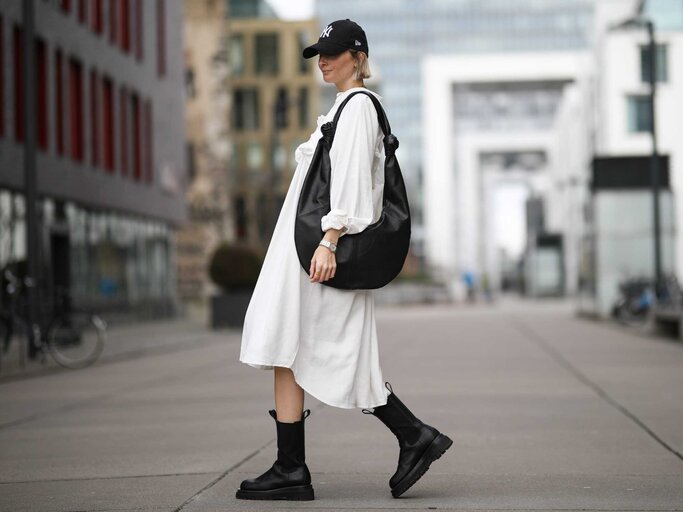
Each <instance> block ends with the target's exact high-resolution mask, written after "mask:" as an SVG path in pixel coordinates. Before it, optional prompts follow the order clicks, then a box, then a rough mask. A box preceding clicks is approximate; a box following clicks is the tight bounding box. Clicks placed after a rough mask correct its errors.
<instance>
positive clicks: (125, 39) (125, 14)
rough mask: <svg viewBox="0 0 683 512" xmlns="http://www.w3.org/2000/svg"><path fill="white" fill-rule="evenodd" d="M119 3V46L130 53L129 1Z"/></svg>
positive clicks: (120, 0)
mask: <svg viewBox="0 0 683 512" xmlns="http://www.w3.org/2000/svg"><path fill="white" fill-rule="evenodd" d="M118 2H119V46H121V49H122V50H123V51H124V52H126V53H128V52H129V51H130V0H118Z"/></svg>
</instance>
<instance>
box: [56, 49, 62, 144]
mask: <svg viewBox="0 0 683 512" xmlns="http://www.w3.org/2000/svg"><path fill="white" fill-rule="evenodd" d="M63 66H64V64H63V57H62V50H60V49H59V48H57V49H56V50H55V133H56V136H57V154H58V155H60V156H61V155H63V154H64V77H63Z"/></svg>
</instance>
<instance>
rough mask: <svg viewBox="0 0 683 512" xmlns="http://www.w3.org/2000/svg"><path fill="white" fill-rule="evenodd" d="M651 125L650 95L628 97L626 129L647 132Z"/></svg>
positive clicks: (633, 131) (634, 131)
mask: <svg viewBox="0 0 683 512" xmlns="http://www.w3.org/2000/svg"><path fill="white" fill-rule="evenodd" d="M651 126H652V117H651V116H650V97H649V96H641V95H634V96H629V97H628V131H629V132H631V133H639V132H649V131H650V128H651Z"/></svg>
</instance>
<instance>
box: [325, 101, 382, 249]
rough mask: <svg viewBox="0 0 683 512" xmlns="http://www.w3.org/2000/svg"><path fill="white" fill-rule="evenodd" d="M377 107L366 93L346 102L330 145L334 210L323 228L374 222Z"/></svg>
mask: <svg viewBox="0 0 683 512" xmlns="http://www.w3.org/2000/svg"><path fill="white" fill-rule="evenodd" d="M378 130H379V121H378V120H377V111H376V110H375V106H374V105H373V103H372V100H371V99H370V98H368V97H367V96H366V95H365V94H357V95H356V96H354V97H353V98H351V99H350V100H349V102H348V103H347V104H346V105H345V106H344V110H342V113H341V115H340V116H339V121H338V123H337V130H336V131H335V134H334V140H333V142H332V147H331V149H330V164H331V169H332V174H331V178H330V208H331V209H330V212H329V213H327V215H324V216H323V217H322V218H321V220H320V226H321V228H322V230H323V231H327V230H328V229H330V228H334V229H340V230H341V233H340V236H343V235H344V234H346V233H350V234H354V233H359V232H361V231H363V230H364V229H365V228H366V227H368V226H369V225H370V223H371V222H372V216H373V202H372V163H373V159H374V156H375V145H376V143H377V136H378V134H379V132H378Z"/></svg>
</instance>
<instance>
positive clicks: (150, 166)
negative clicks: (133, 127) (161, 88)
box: [145, 100, 154, 183]
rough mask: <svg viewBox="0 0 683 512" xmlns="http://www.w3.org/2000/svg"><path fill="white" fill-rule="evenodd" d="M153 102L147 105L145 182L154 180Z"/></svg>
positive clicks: (148, 101) (150, 101) (149, 101)
mask: <svg viewBox="0 0 683 512" xmlns="http://www.w3.org/2000/svg"><path fill="white" fill-rule="evenodd" d="M153 122H154V121H153V116H152V100H147V102H146V103H145V181H146V182H147V183H151V182H152V181H153V180H154V125H153Z"/></svg>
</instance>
